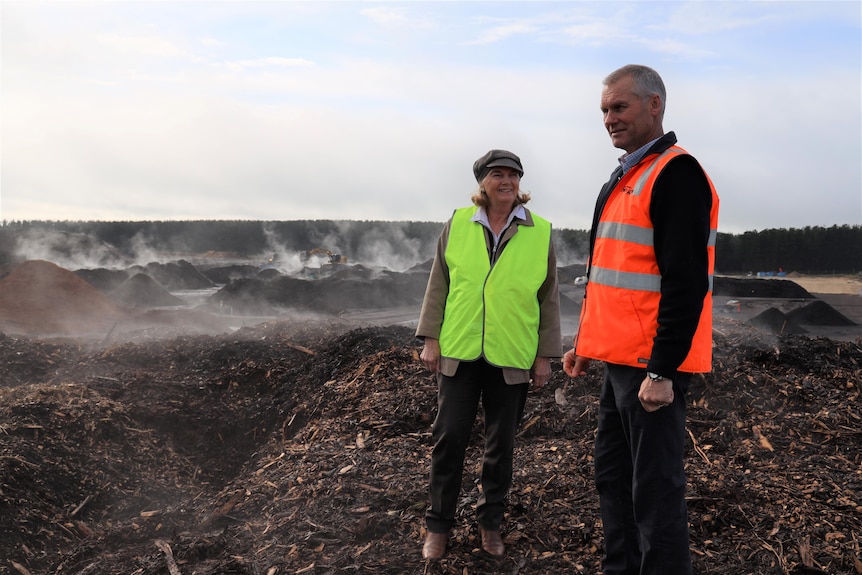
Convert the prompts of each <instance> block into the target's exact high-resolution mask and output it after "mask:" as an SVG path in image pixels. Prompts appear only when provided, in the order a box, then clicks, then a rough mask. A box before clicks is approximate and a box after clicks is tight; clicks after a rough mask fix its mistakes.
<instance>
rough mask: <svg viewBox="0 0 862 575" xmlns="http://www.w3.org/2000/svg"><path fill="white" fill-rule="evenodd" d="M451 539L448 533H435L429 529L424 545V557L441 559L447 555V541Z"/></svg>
mask: <svg viewBox="0 0 862 575" xmlns="http://www.w3.org/2000/svg"><path fill="white" fill-rule="evenodd" d="M447 541H449V534H448V533H434V532H433V531H428V532H427V533H426V534H425V545H423V546H422V558H423V559H440V558H441V557H443V556H444V555H446V542H447Z"/></svg>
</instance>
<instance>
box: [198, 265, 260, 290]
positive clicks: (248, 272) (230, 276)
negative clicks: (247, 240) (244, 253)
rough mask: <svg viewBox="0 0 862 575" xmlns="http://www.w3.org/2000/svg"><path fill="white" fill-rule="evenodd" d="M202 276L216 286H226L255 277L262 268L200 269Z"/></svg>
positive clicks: (242, 266)
mask: <svg viewBox="0 0 862 575" xmlns="http://www.w3.org/2000/svg"><path fill="white" fill-rule="evenodd" d="M199 269H200V272H201V274H203V275H204V276H205V277H206V278H207V279H208V280H210V281H211V282H212V283H214V284H216V285H225V284H227V283H229V282H230V281H232V280H237V279H241V278H248V277H253V276H255V275H256V274H257V273H258V272H259V271H260V268H259V267H258V266H253V265H249V264H231V265H226V266H213V267H209V268H207V267H199Z"/></svg>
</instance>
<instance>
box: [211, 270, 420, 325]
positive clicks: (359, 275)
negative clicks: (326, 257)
mask: <svg viewBox="0 0 862 575" xmlns="http://www.w3.org/2000/svg"><path fill="white" fill-rule="evenodd" d="M329 274H330V275H326V276H325V277H321V278H319V279H304V278H300V277H292V276H285V275H281V274H278V275H275V276H274V277H272V278H270V279H265V278H263V277H262V274H259V275H258V277H256V278H243V279H240V280H235V281H231V282H230V283H229V284H227V285H226V286H224V287H223V288H221V289H220V290H219V291H218V292H216V293H215V294H214V295H213V296H212V298H210V301H209V302H208V303H207V305H206V309H210V310H219V311H222V310H227V309H229V310H232V312H233V313H237V314H246V315H255V314H258V315H260V314H269V313H275V312H276V311H277V310H280V309H286V308H290V309H298V310H307V311H314V312H319V313H324V314H338V313H340V312H343V311H345V310H352V309H385V308H392V307H399V306H410V305H415V306H418V305H420V304H421V303H422V298H423V296H424V295H425V286H426V284H427V283H428V276H427V274H424V273H410V272H404V273H399V272H390V271H379V270H370V269H368V268H365V267H363V266H339V269H337V270H334V271H332V272H329Z"/></svg>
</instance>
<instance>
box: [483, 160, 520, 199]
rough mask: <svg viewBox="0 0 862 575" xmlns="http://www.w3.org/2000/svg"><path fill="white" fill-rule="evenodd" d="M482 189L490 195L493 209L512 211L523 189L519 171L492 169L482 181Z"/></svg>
mask: <svg viewBox="0 0 862 575" xmlns="http://www.w3.org/2000/svg"><path fill="white" fill-rule="evenodd" d="M482 188H483V189H484V190H485V193H486V194H487V195H488V202H489V203H490V207H491V208H503V207H505V208H507V209H510V208H511V207H512V206H513V205H514V204H515V200H517V199H518V193H519V191H520V189H521V176H520V175H519V174H518V171H517V170H514V169H512V168H506V167H496V168H491V171H490V172H488V174H487V175H486V176H485V178H484V179H483V180H482Z"/></svg>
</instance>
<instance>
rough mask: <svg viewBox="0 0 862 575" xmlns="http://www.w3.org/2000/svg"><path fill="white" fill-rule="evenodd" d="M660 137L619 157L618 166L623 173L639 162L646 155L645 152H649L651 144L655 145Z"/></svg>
mask: <svg viewBox="0 0 862 575" xmlns="http://www.w3.org/2000/svg"><path fill="white" fill-rule="evenodd" d="M660 138H661V136H659V137H658V138H656V139H655V140H652V141H649V142H647V143H646V144H644V145H643V146H641V147H640V148H638V149H637V150H635V151H634V152H632V153H631V154H623V155H622V156H620V157H619V162H620V166H622V168H623V173H626V172H628V171H629V170H630V169H632V167H634V165H635V164H637V163H638V162H640V161H641V160H642V159H643V157H644V156H645V155H646V153H647V150H649V149H650V148H651V147H652V145H653V144H655V143H656V142H657V141H658V140H659V139H660Z"/></svg>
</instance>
